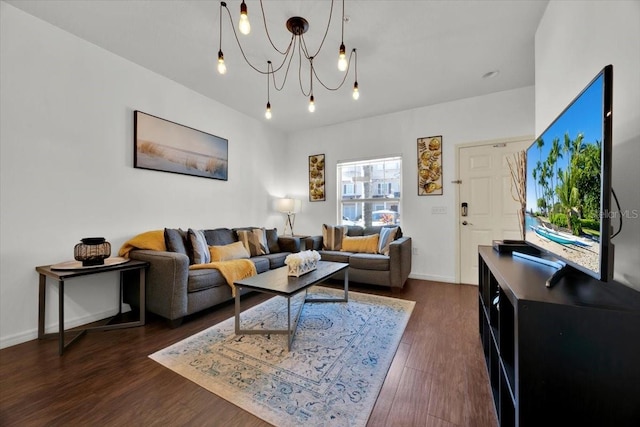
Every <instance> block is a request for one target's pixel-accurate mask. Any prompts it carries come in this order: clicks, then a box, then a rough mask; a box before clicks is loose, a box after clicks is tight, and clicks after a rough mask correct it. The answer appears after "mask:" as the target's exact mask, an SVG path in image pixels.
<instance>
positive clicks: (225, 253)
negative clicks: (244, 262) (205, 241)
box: [209, 242, 249, 262]
mask: <svg viewBox="0 0 640 427" xmlns="http://www.w3.org/2000/svg"><path fill="white" fill-rule="evenodd" d="M209 253H210V254H211V262H216V261H229V260H231V259H243V258H249V252H247V250H246V249H245V247H244V245H243V244H242V242H235V243H231V244H229V245H222V246H209Z"/></svg>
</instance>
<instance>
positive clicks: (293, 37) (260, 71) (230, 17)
mask: <svg viewBox="0 0 640 427" xmlns="http://www.w3.org/2000/svg"><path fill="white" fill-rule="evenodd" d="M222 7H224V9H225V10H226V11H227V15H229V22H231V29H232V30H233V36H234V37H235V39H236V43H237V44H238V48H239V49H240V53H241V54H242V57H243V58H244V60H245V62H246V63H247V65H248V66H249V67H251V68H253V69H254V70H255V71H257V72H258V73H260V74H269V73H270V72H269V70H268V69H267V71H262V70H261V69H259V68H258V67H256V66H255V65H253V64H252V63H251V62H250V61H249V58H247V55H246V54H245V53H244V49H243V48H242V44H241V43H240V39H239V38H238V33H237V32H236V27H235V25H234V23H233V17H232V16H231V11H230V10H229V8H228V7H227V4H226V3H224V2H222V3H221V8H222ZM221 15H222V13H221ZM220 19H221V20H222V16H221V17H220ZM294 39H295V36H293V35H292V36H291V41H290V42H289V46H288V47H287V50H286V51H285V52H284V53H283V55H285V57H284V59H283V61H282V63H281V64H280V65H279V66H278V67H277V68H276V69H275V70H274V71H272V72H277V71H278V70H280V69H281V68H282V66H283V65H284V64H285V62H286V60H287V56H286V55H287V54H288V53H289V52H290V50H291V46H292V45H293V42H294ZM220 46H221V50H222V25H220Z"/></svg>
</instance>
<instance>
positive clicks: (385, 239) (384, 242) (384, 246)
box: [378, 227, 398, 255]
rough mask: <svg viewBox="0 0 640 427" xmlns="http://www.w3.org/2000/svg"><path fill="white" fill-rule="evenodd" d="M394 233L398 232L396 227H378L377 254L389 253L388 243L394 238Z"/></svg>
mask: <svg viewBox="0 0 640 427" xmlns="http://www.w3.org/2000/svg"><path fill="white" fill-rule="evenodd" d="M396 234H398V227H382V228H381V229H380V239H379V241H378V253H379V254H382V255H389V245H390V244H391V242H393V241H394V240H395V239H396Z"/></svg>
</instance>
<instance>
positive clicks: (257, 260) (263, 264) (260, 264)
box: [251, 255, 271, 274]
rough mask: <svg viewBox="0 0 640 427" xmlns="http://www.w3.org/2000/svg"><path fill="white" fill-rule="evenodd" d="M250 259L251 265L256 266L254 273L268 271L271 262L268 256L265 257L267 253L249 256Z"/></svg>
mask: <svg viewBox="0 0 640 427" xmlns="http://www.w3.org/2000/svg"><path fill="white" fill-rule="evenodd" d="M251 261H252V262H253V265H255V266H256V273H258V274H260V273H264V272H265V271H268V270H269V269H270V267H271V262H270V261H269V258H267V255H262V256H254V257H252V258H251Z"/></svg>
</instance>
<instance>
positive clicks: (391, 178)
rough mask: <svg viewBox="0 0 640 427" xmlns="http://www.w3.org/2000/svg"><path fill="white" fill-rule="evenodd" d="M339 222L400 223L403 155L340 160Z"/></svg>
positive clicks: (364, 224)
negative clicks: (347, 160)
mask: <svg viewBox="0 0 640 427" xmlns="http://www.w3.org/2000/svg"><path fill="white" fill-rule="evenodd" d="M337 169H338V170H337V173H338V182H339V183H340V185H339V186H338V188H339V189H340V191H339V194H338V209H339V223H340V224H343V225H360V226H363V227H366V226H371V225H386V224H397V225H400V221H401V211H400V200H401V194H402V158H401V157H386V158H380V159H369V160H361V161H349V162H339V163H338V165H337Z"/></svg>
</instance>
